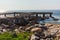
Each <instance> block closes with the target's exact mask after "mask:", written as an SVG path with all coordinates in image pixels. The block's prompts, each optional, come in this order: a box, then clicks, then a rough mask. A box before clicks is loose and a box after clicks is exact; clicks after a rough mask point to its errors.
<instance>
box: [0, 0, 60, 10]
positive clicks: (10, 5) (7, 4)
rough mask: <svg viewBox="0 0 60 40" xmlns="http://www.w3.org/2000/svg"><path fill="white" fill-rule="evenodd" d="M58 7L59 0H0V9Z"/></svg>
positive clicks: (59, 7)
mask: <svg viewBox="0 0 60 40" xmlns="http://www.w3.org/2000/svg"><path fill="white" fill-rule="evenodd" d="M46 9H48V10H49V9H55V10H56V9H60V0H0V11H6V10H46Z"/></svg>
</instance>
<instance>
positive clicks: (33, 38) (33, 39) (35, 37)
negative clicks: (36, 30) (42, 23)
mask: <svg viewBox="0 0 60 40" xmlns="http://www.w3.org/2000/svg"><path fill="white" fill-rule="evenodd" d="M36 39H39V37H37V36H35V35H34V34H32V36H31V39H30V40H36Z"/></svg>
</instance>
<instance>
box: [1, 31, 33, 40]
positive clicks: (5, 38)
mask: <svg viewBox="0 0 60 40" xmlns="http://www.w3.org/2000/svg"><path fill="white" fill-rule="evenodd" d="M31 34H32V33H29V32H22V33H18V34H16V37H15V36H14V35H13V33H9V32H5V33H3V34H0V40H28V39H29V37H28V36H30V35H31Z"/></svg>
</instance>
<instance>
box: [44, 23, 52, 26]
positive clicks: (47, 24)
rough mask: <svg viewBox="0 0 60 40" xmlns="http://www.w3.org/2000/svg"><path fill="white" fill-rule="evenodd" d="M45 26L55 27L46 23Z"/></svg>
mask: <svg viewBox="0 0 60 40" xmlns="http://www.w3.org/2000/svg"><path fill="white" fill-rule="evenodd" d="M45 26H47V27H51V26H53V24H49V23H46V24H45Z"/></svg>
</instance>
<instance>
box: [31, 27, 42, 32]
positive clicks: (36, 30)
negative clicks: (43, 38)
mask: <svg viewBox="0 0 60 40" xmlns="http://www.w3.org/2000/svg"><path fill="white" fill-rule="evenodd" d="M41 31H42V29H41V28H39V27H35V28H32V29H31V32H41Z"/></svg>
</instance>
